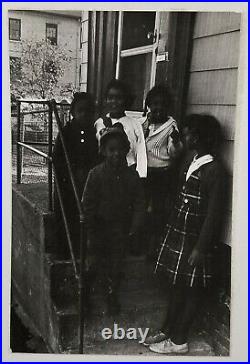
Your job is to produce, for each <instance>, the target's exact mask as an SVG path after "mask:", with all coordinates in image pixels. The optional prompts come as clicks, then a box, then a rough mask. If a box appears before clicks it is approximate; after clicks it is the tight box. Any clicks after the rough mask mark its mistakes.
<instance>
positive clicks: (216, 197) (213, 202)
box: [196, 169, 225, 253]
mask: <svg viewBox="0 0 250 364" xmlns="http://www.w3.org/2000/svg"><path fill="white" fill-rule="evenodd" d="M204 183H205V190H206V191H207V192H206V193H207V198H208V204H207V213H206V218H205V221H204V223H203V226H202V229H201V232H200V236H199V239H198V242H197V246H196V248H197V249H198V250H199V251H200V252H202V253H205V252H206V251H208V250H209V249H210V248H212V247H213V245H214V241H215V238H216V237H218V234H219V230H220V226H221V222H222V216H223V210H224V205H225V193H224V191H225V174H224V172H223V171H221V170H214V169H211V171H209V175H208V176H206V180H205V181H204Z"/></svg>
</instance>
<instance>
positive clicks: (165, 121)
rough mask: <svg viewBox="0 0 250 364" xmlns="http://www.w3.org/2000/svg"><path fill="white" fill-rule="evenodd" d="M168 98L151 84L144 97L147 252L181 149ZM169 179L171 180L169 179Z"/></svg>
mask: <svg viewBox="0 0 250 364" xmlns="http://www.w3.org/2000/svg"><path fill="white" fill-rule="evenodd" d="M170 104H171V97H170V93H169V91H168V89H167V88H166V87H165V86H163V85H158V86H155V87H153V88H152V89H151V90H150V91H149V93H148V94H147V97H146V100H145V112H144V114H145V115H147V117H146V120H145V121H144V122H143V123H142V127H143V130H144V136H145V141H146V149H147V164H148V173H147V181H146V191H147V194H146V195H147V200H148V208H149V209H150V210H151V223H150V224H149V225H150V230H151V231H150V234H149V235H150V247H149V255H154V254H155V252H156V246H157V241H160V239H159V238H160V237H161V235H162V233H163V228H164V223H165V221H164V217H165V215H166V211H165V205H166V199H167V196H168V194H169V195H170V190H171V177H172V180H173V171H174V168H173V167H174V165H175V162H176V160H177V158H178V157H179V156H180V153H181V151H182V143H181V141H180V138H179V132H178V127H177V123H176V121H175V120H174V118H173V117H172V116H169V109H170ZM172 182H173V181H172Z"/></svg>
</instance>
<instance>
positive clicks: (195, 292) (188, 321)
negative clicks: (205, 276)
mask: <svg viewBox="0 0 250 364" xmlns="http://www.w3.org/2000/svg"><path fill="white" fill-rule="evenodd" d="M203 297H204V292H203V291H202V290H201V289H196V288H186V292H185V298H184V302H183V307H182V309H181V310H180V311H179V315H178V317H177V319H176V323H175V327H174V330H173V331H172V333H171V340H172V341H173V342H174V343H175V344H177V345H181V344H184V343H186V342H187V339H188V333H189V329H190V327H191V325H192V323H193V321H194V319H195V317H196V316H197V312H198V309H199V307H200V302H201V300H202V298H203Z"/></svg>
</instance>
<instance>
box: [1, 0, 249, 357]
mask: <svg viewBox="0 0 250 364" xmlns="http://www.w3.org/2000/svg"><path fill="white" fill-rule="evenodd" d="M28 4H29V3H26V5H25V6H23V8H22V7H20V6H19V7H18V8H15V7H14V6H13V7H12V8H11V6H9V9H8V11H7V12H6V14H7V15H6V16H7V17H8V20H7V21H6V22H5V23H6V24H7V23H8V31H7V34H8V40H7V42H8V54H6V55H5V57H6V58H8V68H7V69H6V73H7V74H8V78H9V89H7V90H6V93H7V92H9V93H10V95H9V99H10V110H9V113H10V121H8V122H9V123H10V128H11V163H12V164H11V167H10V168H11V175H12V217H11V242H10V243H9V244H11V279H10V285H11V290H10V309H9V314H10V329H9V331H10V351H11V352H12V353H26V354H27V353H29V354H31V353H37V354H45V353H50V354H68V355H73V354H88V355H97V356H101V357H103V356H104V355H105V356H106V355H116V357H117V359H116V360H119V356H121V355H122V356H131V355H132V356H139V357H140V360H142V359H143V358H144V359H147V360H150V359H151V360H158V361H159V360H164V361H168V360H170V357H171V356H178V357H182V358H183V360H184V358H186V359H187V357H191V356H193V357H199V358H200V357H202V358H203V360H204V358H205V357H206V358H205V359H206V361H207V360H209V358H210V357H211V360H214V359H213V357H223V358H230V353H231V346H232V342H231V340H230V337H231V334H230V333H231V330H232V327H231V326H232V325H231V322H233V317H232V314H231V303H232V300H233V298H234V297H233V295H232V289H231V282H232V276H233V274H232V264H231V261H232V251H233V247H234V244H236V245H237V244H238V245H240V244H241V242H240V241H237V240H236V241H233V239H232V226H233V218H232V216H234V202H233V201H234V192H233V191H235V187H234V183H235V179H234V176H235V173H236V170H235V166H236V163H235V151H236V146H237V144H238V143H240V140H239V139H237V135H238V136H239V135H240V134H239V132H237V130H238V129H237V128H238V127H239V126H240V124H241V122H247V120H245V119H244V120H243V119H242V120H239V118H238V116H237V115H239V114H238V112H239V108H240V102H239V96H240V95H239V94H240V92H239V90H240V88H239V72H240V67H241V65H240V59H241V55H242V49H241V44H242V38H241V37H242V19H243V15H242V12H240V11H231V10H228V11H224V10H223V11H216V10H215V11H211V10H208V11H195V10H192V9H191V8H190V10H189V11H188V10H162V9H160V10H158V9H157V8H156V11H152V10H148V9H143V8H142V6H141V7H138V8H137V7H136V6H135V7H134V9H133V8H131V7H130V8H129V9H128V8H126V6H123V9H122V10H112V6H111V10H102V9H101V8H100V10H98V9H96V7H93V8H95V10H89V9H88V8H87V9H88V10H86V9H85V6H84V3H78V6H77V7H76V8H74V6H72V8H71V9H72V10H69V9H68V8H67V10H63V8H62V7H58V9H59V8H60V10H51V9H50V7H48V8H47V9H46V5H45V6H44V7H42V6H41V8H39V7H37V6H36V7H35V8H32V7H30V8H29V5H28ZM72 5H73V4H72ZM111 5H112V4H111ZM56 8H57V7H56V6H55V7H54V8H53V9H56ZM113 9H115V7H113ZM8 90H9V91H8ZM234 240H235V239H234ZM235 291H236V294H237V290H236V289H235V288H234V290H233V292H234V294H235ZM239 335H240V333H239ZM238 349H239V348H238ZM239 350H240V349H239Z"/></svg>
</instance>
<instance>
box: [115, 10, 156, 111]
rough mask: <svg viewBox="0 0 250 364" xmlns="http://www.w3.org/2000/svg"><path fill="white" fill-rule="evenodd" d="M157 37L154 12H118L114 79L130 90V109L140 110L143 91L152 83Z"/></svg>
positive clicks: (146, 90)
mask: <svg viewBox="0 0 250 364" xmlns="http://www.w3.org/2000/svg"><path fill="white" fill-rule="evenodd" d="M158 40H159V13H158V12H136V11H124V12H123V11H121V12H119V22H118V53H117V64H116V78H118V79H120V80H123V81H124V82H126V83H127V84H128V85H129V86H130V87H131V89H132V92H133V95H134V96H135V100H134V103H133V106H132V111H140V112H141V111H143V105H144V101H145V98H146V95H147V92H148V91H149V90H150V88H152V87H153V86H154V83H155V73H156V56H157V47H158Z"/></svg>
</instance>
